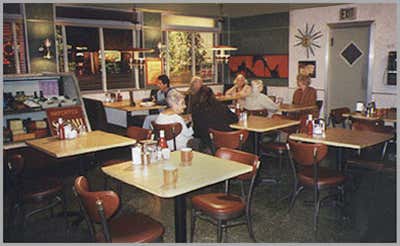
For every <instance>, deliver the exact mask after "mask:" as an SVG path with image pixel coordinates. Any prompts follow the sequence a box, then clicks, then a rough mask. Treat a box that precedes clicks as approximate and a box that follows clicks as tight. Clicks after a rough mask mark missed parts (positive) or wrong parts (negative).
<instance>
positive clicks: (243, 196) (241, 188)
mask: <svg viewBox="0 0 400 246" xmlns="http://www.w3.org/2000/svg"><path fill="white" fill-rule="evenodd" d="M240 192H241V194H242V198H243V199H246V194H245V193H244V182H243V180H240Z"/></svg>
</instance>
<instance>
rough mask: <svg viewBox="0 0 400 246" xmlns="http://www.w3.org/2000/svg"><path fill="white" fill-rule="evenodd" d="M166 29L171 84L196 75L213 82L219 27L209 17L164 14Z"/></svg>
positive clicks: (186, 81)
mask: <svg viewBox="0 0 400 246" xmlns="http://www.w3.org/2000/svg"><path fill="white" fill-rule="evenodd" d="M162 20H163V25H162V27H163V30H164V31H166V32H167V35H166V38H167V42H166V43H167V45H168V47H167V50H168V58H167V62H168V65H167V67H168V73H169V76H170V79H171V82H172V83H175V84H181V83H189V82H190V80H191V78H192V76H194V75H197V76H200V77H202V78H203V80H204V81H205V82H211V81H215V79H216V78H215V75H216V74H217V73H216V71H215V65H214V55H213V51H212V47H213V46H214V40H215V36H216V35H217V33H218V28H216V27H215V21H214V20H213V19H211V18H202V17H192V16H178V15H163V18H162Z"/></svg>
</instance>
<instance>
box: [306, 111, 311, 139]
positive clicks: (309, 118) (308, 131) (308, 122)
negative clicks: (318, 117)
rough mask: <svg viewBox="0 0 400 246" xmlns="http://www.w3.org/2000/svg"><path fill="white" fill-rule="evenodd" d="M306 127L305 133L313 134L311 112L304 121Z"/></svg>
mask: <svg viewBox="0 0 400 246" xmlns="http://www.w3.org/2000/svg"><path fill="white" fill-rule="evenodd" d="M306 127H307V135H310V136H311V135H313V118H312V114H309V115H308V119H307V121H306Z"/></svg>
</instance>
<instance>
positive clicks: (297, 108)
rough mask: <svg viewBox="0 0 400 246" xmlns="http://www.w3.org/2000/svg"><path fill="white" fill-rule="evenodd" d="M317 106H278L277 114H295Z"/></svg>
mask: <svg viewBox="0 0 400 246" xmlns="http://www.w3.org/2000/svg"><path fill="white" fill-rule="evenodd" d="M316 108H317V105H308V106H304V105H295V104H281V105H280V106H279V109H278V111H279V112H297V111H302V110H309V109H316Z"/></svg>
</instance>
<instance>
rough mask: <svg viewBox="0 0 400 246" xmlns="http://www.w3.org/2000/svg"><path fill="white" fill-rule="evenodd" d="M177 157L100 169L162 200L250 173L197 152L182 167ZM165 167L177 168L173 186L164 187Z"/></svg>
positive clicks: (175, 154) (239, 165) (236, 164)
mask: <svg viewBox="0 0 400 246" xmlns="http://www.w3.org/2000/svg"><path fill="white" fill-rule="evenodd" d="M180 155H181V154H180V151H175V152H172V153H171V158H170V159H169V160H163V161H159V162H157V163H152V164H150V165H147V166H143V165H138V166H135V165H132V162H131V161H127V162H122V163H120V164H115V165H112V166H107V167H103V168H102V170H103V171H104V172H105V173H106V174H108V175H110V176H111V177H113V178H115V179H118V180H120V181H122V182H124V183H127V184H129V185H133V186H135V187H138V188H140V189H142V190H145V191H147V192H149V193H151V194H154V195H156V196H159V197H162V198H171V197H175V196H178V195H182V194H185V193H187V192H191V191H194V190H197V189H200V188H203V187H206V186H208V185H212V184H215V183H219V182H221V181H224V180H226V179H230V178H233V177H236V176H238V175H241V174H244V173H247V172H250V171H251V170H252V167H251V166H249V165H245V164H242V163H239V162H235V161H230V160H224V159H221V158H217V157H215V156H212V155H206V154H203V153H200V152H196V151H193V160H192V164H191V165H190V166H182V165H181V164H180ZM165 165H173V166H176V167H177V168H178V180H177V182H176V184H175V185H168V186H166V185H164V178H163V167H164V166H165Z"/></svg>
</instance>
